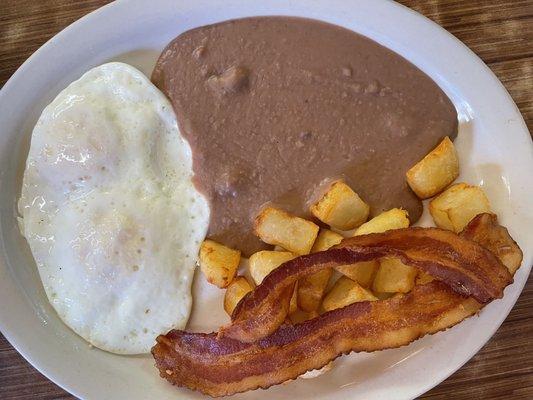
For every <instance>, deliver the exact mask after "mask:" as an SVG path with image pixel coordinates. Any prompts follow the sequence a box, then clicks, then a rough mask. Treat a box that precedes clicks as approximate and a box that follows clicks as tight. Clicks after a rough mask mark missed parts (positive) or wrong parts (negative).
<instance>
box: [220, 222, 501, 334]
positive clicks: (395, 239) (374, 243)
mask: <svg viewBox="0 0 533 400" xmlns="http://www.w3.org/2000/svg"><path fill="white" fill-rule="evenodd" d="M431 251H433V252H435V254H432V253H431ZM430 256H432V257H431V260H429V257H430ZM384 257H396V258H399V259H400V260H401V261H402V262H403V263H404V264H407V265H411V266H414V267H417V268H418V269H419V270H421V271H424V272H427V273H429V274H430V275H432V276H433V277H435V278H437V279H439V280H441V281H443V282H445V283H446V284H448V285H449V286H450V287H451V288H452V289H453V290H455V291H457V292H458V293H461V294H464V295H471V296H473V297H475V298H476V299H477V300H478V301H480V302H487V301H490V300H491V299H493V298H495V297H497V296H496V294H495V293H496V292H495V291H496V289H494V287H492V289H491V288H489V287H485V285H486V284H487V282H488V281H490V280H492V281H499V280H501V279H504V278H505V276H507V275H506V274H505V273H503V272H502V271H501V269H500V268H496V269H495V270H492V268H490V265H491V262H493V261H494V259H493V257H492V258H491V257H490V254H487V253H486V252H484V251H482V249H480V248H479V246H477V245H475V244H474V243H470V242H467V241H464V240H460V238H459V237H458V236H457V234H455V233H453V232H450V231H446V230H441V229H437V228H406V229H397V230H391V231H387V232H384V233H379V234H372V235H361V236H354V237H352V238H347V239H345V240H343V241H342V242H341V243H340V244H339V245H337V246H335V247H333V248H331V249H329V250H327V251H324V252H319V253H313V254H309V255H306V256H300V257H298V258H295V259H293V260H291V261H289V262H287V263H285V264H283V265H281V266H280V267H278V268H276V269H275V270H274V271H272V272H271V273H270V274H269V275H267V277H266V278H265V279H264V280H263V281H262V283H261V285H259V286H257V287H256V289H255V290H254V291H253V292H252V293H250V295H248V296H246V297H245V298H244V299H243V301H242V302H241V304H239V305H238V309H237V311H238V312H236V313H234V314H233V318H232V323H231V324H230V325H228V326H225V327H223V328H222V329H221V330H220V332H219V336H220V337H222V336H226V337H230V338H233V339H237V340H239V341H243V342H251V341H255V340H258V339H260V338H262V337H265V336H266V335H268V334H270V333H272V332H274V331H275V330H276V328H277V327H278V326H279V324H280V323H282V322H283V320H284V315H281V313H282V310H283V309H285V308H286V306H284V305H286V304H287V303H288V301H289V297H290V295H291V294H292V291H290V290H289V289H290V288H292V285H294V283H295V282H296V281H298V280H299V279H300V278H302V277H304V276H306V275H308V274H311V273H315V272H318V271H321V270H324V269H328V268H332V267H335V266H337V265H343V264H352V263H355V262H358V261H368V260H372V259H381V258H384ZM491 260H492V261H491ZM470 264H471V265H476V268H473V267H471V268H469V267H470ZM294 265H296V266H294ZM289 272H290V273H289ZM504 272H505V271H504ZM500 273H502V274H503V275H501V274H500ZM460 275H464V276H460ZM279 281H281V282H282V284H280V282H279ZM258 299H261V300H262V301H258ZM269 304H275V306H274V308H273V310H274V311H271V310H270V309H269V308H268V307H267V305H269ZM265 307H266V308H265ZM269 315H270V316H269ZM260 321H261V322H260Z"/></svg>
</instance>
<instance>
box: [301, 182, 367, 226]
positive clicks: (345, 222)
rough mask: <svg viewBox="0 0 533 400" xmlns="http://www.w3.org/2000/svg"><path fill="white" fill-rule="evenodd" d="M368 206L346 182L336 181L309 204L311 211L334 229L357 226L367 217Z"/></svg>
mask: <svg viewBox="0 0 533 400" xmlns="http://www.w3.org/2000/svg"><path fill="white" fill-rule="evenodd" d="M369 212H370V207H369V206H368V204H366V203H365V202H364V201H363V200H361V198H360V197H359V196H358V195H357V193H355V192H354V191H353V190H352V189H351V188H350V187H349V186H348V185H347V184H346V183H344V182H342V181H337V182H335V183H334V184H333V185H331V187H330V188H329V190H328V191H327V192H326V194H324V196H323V197H322V198H321V199H320V200H319V201H318V202H317V203H316V204H313V205H312V206H311V213H312V214H313V215H314V216H315V217H317V218H318V219H319V220H320V221H322V222H324V223H325V224H328V225H330V226H332V227H334V228H336V229H340V230H343V231H347V230H350V229H354V228H357V227H358V226H359V225H361V224H362V223H363V222H365V221H366V219H367V218H368V213H369Z"/></svg>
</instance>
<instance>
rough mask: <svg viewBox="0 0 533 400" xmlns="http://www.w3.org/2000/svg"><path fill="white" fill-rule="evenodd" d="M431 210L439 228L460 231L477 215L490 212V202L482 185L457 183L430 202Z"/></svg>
mask: <svg viewBox="0 0 533 400" xmlns="http://www.w3.org/2000/svg"><path fill="white" fill-rule="evenodd" d="M429 212H430V213H431V216H432V217H433V221H435V224H436V225H437V226H438V227H439V228H443V229H448V230H450V231H454V232H456V233H459V232H461V231H462V230H463V228H464V227H465V226H466V225H467V224H468V223H469V222H470V220H471V219H472V218H474V217H475V216H476V215H478V214H481V213H485V212H490V203H489V200H488V199H487V196H486V195H485V193H484V192H483V190H482V189H481V188H480V187H478V186H470V185H467V184H466V183H457V184H455V185H453V186H451V187H449V188H448V189H446V190H445V191H444V192H442V193H441V194H440V195H438V196H437V197H435V198H434V199H432V200H431V201H430V202H429Z"/></svg>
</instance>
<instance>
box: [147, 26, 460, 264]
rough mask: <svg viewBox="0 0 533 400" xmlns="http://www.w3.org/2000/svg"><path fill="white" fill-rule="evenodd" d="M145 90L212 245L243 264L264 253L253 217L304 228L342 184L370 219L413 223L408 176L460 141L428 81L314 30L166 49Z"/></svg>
mask: <svg viewBox="0 0 533 400" xmlns="http://www.w3.org/2000/svg"><path fill="white" fill-rule="evenodd" d="M152 81H153V82H154V83H155V85H156V86H157V87H159V88H160V89H161V90H162V92H163V93H165V94H166V95H167V96H168V98H169V99H170V101H171V102H172V105H173V107H174V110H175V111H176V115H177V118H178V123H179V125H180V128H181V131H182V133H183V134H184V136H185V137H186V138H187V140H188V141H189V143H190V144H191V147H192V150H193V154H194V164H193V169H194V172H195V184H196V185H197V187H198V189H199V190H200V191H201V192H202V193H204V194H205V195H206V197H207V198H208V199H209V201H210V205H211V221H210V225H209V233H208V236H209V237H210V238H211V239H213V240H215V241H217V242H219V243H222V244H225V245H227V246H228V247H231V248H235V249H239V250H241V251H242V252H243V254H244V255H245V256H249V255H251V254H253V253H254V252H256V251H258V250H263V249H266V248H267V245H266V244H265V243H262V242H261V241H260V240H259V238H257V237H255V236H254V235H253V234H252V229H253V218H254V217H255V215H256V214H257V211H258V209H260V208H261V207H262V206H263V205H264V204H265V203H267V202H272V203H273V204H275V205H276V206H278V207H279V208H281V209H283V210H285V211H287V212H288V213H290V214H292V215H295V216H298V217H304V218H310V215H309V204H308V201H312V200H315V201H316V200H318V199H317V198H314V197H315V196H314V195H315V194H319V193H321V192H322V189H323V188H322V187H321V186H320V185H319V183H321V182H323V181H324V180H325V181H328V180H332V179H333V180H336V179H339V178H341V179H343V180H344V182H345V183H346V184H347V185H348V186H349V187H350V188H351V189H352V190H353V191H354V192H355V193H357V195H358V196H360V198H361V199H362V200H363V201H364V202H365V203H366V204H368V205H369V206H370V213H371V215H372V216H374V215H377V214H379V213H381V212H382V211H384V210H389V209H391V208H394V207H398V208H402V209H405V210H406V211H407V212H408V214H409V218H410V219H411V222H415V221H416V220H418V218H419V217H420V215H421V212H422V203H421V201H420V200H419V199H418V197H417V196H416V195H415V194H414V193H413V192H412V191H411V189H410V188H409V186H408V185H407V184H406V182H405V173H406V172H407V171H408V170H409V169H410V168H411V167H412V166H413V165H414V164H415V163H417V162H418V161H420V160H421V159H422V158H423V157H424V156H425V155H426V154H427V153H428V152H429V151H431V150H432V149H433V148H435V146H437V145H438V144H439V143H440V142H441V141H442V140H443V139H444V138H445V137H446V136H448V137H449V138H450V139H451V140H453V139H454V138H455V136H456V134H457V113H456V110H455V108H454V106H453V104H452V102H451V101H450V100H449V99H448V97H447V96H446V94H445V93H444V92H443V91H442V90H441V89H440V88H439V87H438V85H437V84H436V83H435V82H433V81H432V80H431V79H430V78H429V77H428V76H427V75H425V74H424V73H423V72H421V71H420V70H419V69H417V68H416V67H415V66H413V65H412V64H411V63H409V62H408V61H406V60H405V59H404V58H402V57H401V56H399V55H398V54H396V53H394V52H392V51H390V50H388V49H386V48H384V47H382V46H380V45H379V44H378V43H376V42H374V41H372V40H370V39H368V38H366V37H363V36H361V35H358V34H356V33H354V32H352V31H350V30H348V29H344V28H342V27H339V26H335V25H331V24H328V23H325V22H321V21H316V20H310V19H304V18H294V17H280V16H276V17H252V18H245V19H239V20H232V21H225V22H221V23H218V24H214V25H209V26H203V27H199V28H196V29H192V30H189V31H187V32H184V33H182V34H180V35H179V36H178V37H176V38H175V39H174V40H173V41H172V42H171V43H170V44H169V45H168V46H167V47H166V48H165V49H164V50H163V52H162V53H161V56H160V58H159V60H158V61H157V64H156V66H155V68H154V71H153V74H152ZM315 201H312V202H313V203H314V202H315ZM350 223H353V222H350ZM287 250H289V249H287Z"/></svg>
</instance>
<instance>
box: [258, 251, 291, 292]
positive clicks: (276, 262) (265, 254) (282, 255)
mask: <svg viewBox="0 0 533 400" xmlns="http://www.w3.org/2000/svg"><path fill="white" fill-rule="evenodd" d="M295 257H296V255H295V254H293V253H291V252H289V251H270V250H263V251H258V252H257V253H254V254H252V255H251V256H250V259H249V269H250V276H251V277H252V279H253V280H254V282H255V284H256V285H259V284H260V283H261V282H262V281H263V279H264V278H265V276H267V275H268V274H269V273H270V272H271V271H273V270H275V269H276V268H278V267H279V266H280V265H281V264H283V263H285V262H287V261H289V260H292V259H293V258H295Z"/></svg>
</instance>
